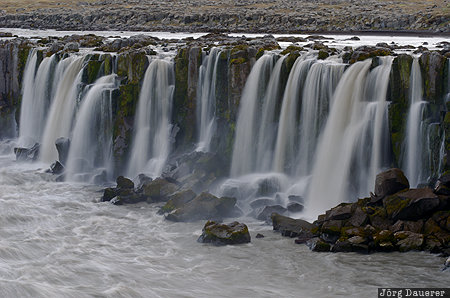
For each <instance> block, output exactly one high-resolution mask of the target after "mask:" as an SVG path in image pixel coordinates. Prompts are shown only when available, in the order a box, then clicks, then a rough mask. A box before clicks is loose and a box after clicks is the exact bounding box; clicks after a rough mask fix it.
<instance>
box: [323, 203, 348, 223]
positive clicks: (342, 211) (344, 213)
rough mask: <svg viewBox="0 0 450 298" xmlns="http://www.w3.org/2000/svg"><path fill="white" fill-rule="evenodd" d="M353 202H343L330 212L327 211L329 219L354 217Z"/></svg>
mask: <svg viewBox="0 0 450 298" xmlns="http://www.w3.org/2000/svg"><path fill="white" fill-rule="evenodd" d="M352 208H353V204H347V203H342V204H340V205H338V206H336V207H334V208H333V209H331V210H330V211H329V212H327V214H326V215H327V219H329V220H343V219H349V218H350V217H352Z"/></svg>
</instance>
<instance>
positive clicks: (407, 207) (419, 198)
mask: <svg viewBox="0 0 450 298" xmlns="http://www.w3.org/2000/svg"><path fill="white" fill-rule="evenodd" d="M383 205H384V207H385V208H386V213H387V216H388V217H389V218H391V219H393V220H394V221H397V220H399V219H400V220H418V219H421V218H424V217H426V216H428V215H431V214H432V213H433V211H435V210H436V209H437V208H438V207H439V205H440V200H439V197H438V196H437V195H436V194H435V193H433V191H432V190H431V189H430V188H419V189H410V190H408V191H404V192H400V193H397V194H395V195H392V196H389V197H387V198H385V199H384V200H383Z"/></svg>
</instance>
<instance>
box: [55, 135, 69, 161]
mask: <svg viewBox="0 0 450 298" xmlns="http://www.w3.org/2000/svg"><path fill="white" fill-rule="evenodd" d="M55 146H56V150H57V151H58V158H59V162H60V163H61V164H63V165H65V164H66V161H67V157H68V156H69V149H70V139H69V138H64V137H60V138H57V139H56V141H55Z"/></svg>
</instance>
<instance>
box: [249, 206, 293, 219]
mask: <svg viewBox="0 0 450 298" xmlns="http://www.w3.org/2000/svg"><path fill="white" fill-rule="evenodd" d="M286 211H287V209H286V208H284V207H283V206H280V205H274V206H266V207H264V209H262V210H261V211H260V212H258V215H257V216H256V219H258V220H263V221H265V222H267V223H270V222H271V221H272V220H271V216H272V213H281V214H283V213H285V212H286Z"/></svg>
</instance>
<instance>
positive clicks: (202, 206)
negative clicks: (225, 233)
mask: <svg viewBox="0 0 450 298" xmlns="http://www.w3.org/2000/svg"><path fill="white" fill-rule="evenodd" d="M235 204H236V198H228V197H222V198H218V197H216V196H213V195H212V194H209V193H206V192H204V193H201V194H200V195H198V196H197V197H196V198H195V199H193V200H191V201H189V202H188V203H186V204H184V205H182V206H181V207H179V208H177V209H176V210H175V211H173V212H172V213H170V214H168V215H167V216H166V219H167V220H171V221H195V220H200V219H222V218H224V217H228V216H230V215H231V214H233V212H234V207H235Z"/></svg>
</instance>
